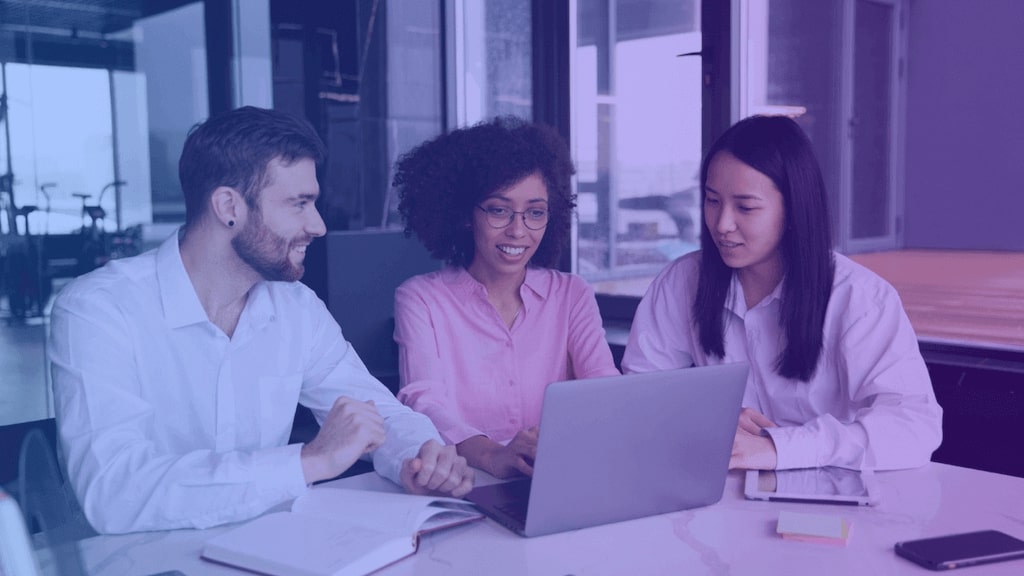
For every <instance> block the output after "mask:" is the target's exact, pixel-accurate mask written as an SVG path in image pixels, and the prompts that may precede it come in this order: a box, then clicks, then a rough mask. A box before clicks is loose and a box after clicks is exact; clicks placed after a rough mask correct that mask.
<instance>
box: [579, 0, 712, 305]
mask: <svg viewBox="0 0 1024 576" xmlns="http://www.w3.org/2000/svg"><path fill="white" fill-rule="evenodd" d="M576 5H577V11H576V19H577V40H576V48H575V54H574V56H573V69H574V72H573V88H572V93H573V101H572V106H573V114H572V121H573V130H574V148H575V157H576V163H577V170H578V174H577V186H578V188H577V194H578V198H579V201H578V203H579V209H578V215H579V223H578V238H577V261H576V269H577V271H578V272H579V273H581V274H582V275H583V276H584V277H585V278H587V279H588V280H590V281H591V282H592V283H594V285H595V287H596V289H597V291H598V292H599V293H609V294H617V295H632V296H640V295H642V294H643V292H644V290H645V289H646V287H647V284H648V283H649V282H650V280H651V278H652V277H653V276H654V274H656V273H657V271H658V270H660V269H661V267H663V266H664V265H665V264H666V263H667V262H669V261H671V260H672V259H674V258H675V257H677V256H680V255H682V254H685V253H686V252H690V251H692V250H694V249H696V248H697V245H698V238H699V234H698V231H699V228H698V227H697V226H698V225H699V218H700V211H699V209H698V201H699V195H698V194H697V184H698V177H699V169H700V161H701V135H702V120H701V119H702V115H701V105H702V104H701V98H702V92H701V78H702V76H701V58H700V55H699V53H700V51H701V30H700V21H701V19H700V9H701V2H700V0H688V1H679V0H619V1H617V2H616V1H609V0H579V1H578V2H577V4H576Z"/></svg>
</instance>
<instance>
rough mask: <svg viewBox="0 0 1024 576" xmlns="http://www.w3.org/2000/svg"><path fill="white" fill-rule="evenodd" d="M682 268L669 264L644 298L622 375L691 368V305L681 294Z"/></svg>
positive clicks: (623, 359) (634, 324)
mask: <svg viewBox="0 0 1024 576" xmlns="http://www.w3.org/2000/svg"><path fill="white" fill-rule="evenodd" d="M682 270H683V267H682V266H679V262H678V261H677V262H676V263H673V264H670V265H669V267H668V268H667V269H665V270H663V271H662V272H661V274H659V275H658V277H657V278H655V279H654V282H652V283H651V286H650V287H649V288H648V289H647V293H646V294H644V297H643V299H642V300H640V305H639V306H638V307H637V310H636V314H635V315H634V316H633V325H632V327H631V329H630V331H629V342H628V343H627V344H626V351H625V353H624V354H623V356H622V372H623V373H624V374H629V373H632V372H656V371H661V370H671V369H674V368H688V367H690V366H692V365H693V362H694V359H693V353H692V351H691V350H690V345H689V342H690V338H689V333H690V330H691V328H690V326H691V321H690V313H689V306H690V302H686V301H684V300H686V299H687V298H686V296H685V293H684V291H683V286H682V284H683V279H684V277H683V275H682V274H681V271H682Z"/></svg>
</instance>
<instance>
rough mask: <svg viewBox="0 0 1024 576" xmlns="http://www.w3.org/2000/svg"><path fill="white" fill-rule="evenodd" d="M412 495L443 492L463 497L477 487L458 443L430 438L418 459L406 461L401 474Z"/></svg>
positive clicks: (404, 485) (444, 494) (447, 494)
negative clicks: (450, 443) (452, 444)
mask: <svg viewBox="0 0 1024 576" xmlns="http://www.w3.org/2000/svg"><path fill="white" fill-rule="evenodd" d="M399 476H400V478H401V480H402V486H403V487H404V488H405V490H406V491H407V492H409V493H410V494H439V495H442V496H449V495H450V496H454V497H455V498H461V497H463V496H465V495H466V494H468V493H469V491H470V490H472V489H473V469H472V468H470V467H469V465H468V464H467V463H466V459H465V458H463V457H462V456H459V455H458V454H457V453H456V451H455V446H442V445H441V444H438V443H437V442H436V441H434V440H427V441H426V442H424V443H423V446H420V452H419V454H418V455H417V456H416V457H415V458H410V459H408V460H406V461H405V462H402V471H401V472H400V474H399Z"/></svg>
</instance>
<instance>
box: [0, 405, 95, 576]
mask: <svg viewBox="0 0 1024 576" xmlns="http://www.w3.org/2000/svg"><path fill="white" fill-rule="evenodd" d="M14 444H18V445H19V448H18V449H17V450H4V451H2V452H0V454H3V455H4V457H5V458H3V459H4V462H2V463H0V464H2V465H0V470H3V471H10V470H11V469H12V468H14V466H12V463H11V462H10V461H8V458H7V457H12V456H14V455H17V464H16V469H17V476H16V477H15V478H14V479H13V480H11V481H9V482H7V484H6V488H7V491H8V492H9V493H10V494H11V496H13V497H14V498H15V500H17V502H18V503H19V504H20V506H21V510H22V513H23V514H24V518H25V523H26V525H27V526H28V531H29V533H30V534H31V535H32V536H31V537H32V539H33V540H34V542H35V547H36V548H37V549H43V548H45V549H48V550H49V553H50V556H51V558H52V561H53V563H54V564H55V566H56V567H57V573H58V574H61V575H63V576H77V575H80V574H81V575H84V574H85V571H84V570H83V569H82V561H81V557H80V555H79V551H78V546H77V544H76V542H77V541H78V540H82V539H84V538H89V537H91V536H95V535H96V534H97V532H96V531H95V530H94V529H93V528H92V526H91V525H90V524H89V522H88V520H87V519H86V518H85V513H84V512H83V511H82V508H81V506H80V505H79V504H78V499H77V498H76V497H75V495H74V492H72V490H71V487H70V485H69V484H68V482H67V481H66V479H65V476H64V473H63V471H62V470H63V468H62V467H61V465H60V463H59V461H58V458H57V455H56V451H55V450H56V422H55V420H54V419H53V418H49V419H46V420H37V421H35V422H26V423H21V424H12V425H8V426H0V446H7V447H10V446H12V445H14ZM0 480H2V479H0Z"/></svg>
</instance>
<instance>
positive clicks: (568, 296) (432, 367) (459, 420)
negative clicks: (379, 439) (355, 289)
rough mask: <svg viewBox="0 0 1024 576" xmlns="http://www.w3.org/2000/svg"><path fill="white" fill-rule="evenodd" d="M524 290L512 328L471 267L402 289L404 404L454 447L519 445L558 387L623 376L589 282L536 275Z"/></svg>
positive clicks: (398, 318)
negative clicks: (549, 389) (483, 442)
mask: <svg viewBox="0 0 1024 576" xmlns="http://www.w3.org/2000/svg"><path fill="white" fill-rule="evenodd" d="M519 293H520V296H521V297H522V299H523V306H522V308H521V309H520V311H519V314H518V315H517V316H516V319H515V321H514V322H513V323H512V327H511V328H509V327H508V326H507V325H506V324H505V322H504V320H502V318H501V315H500V314H499V313H498V310H497V309H496V308H495V307H494V306H493V305H492V304H491V303H490V301H489V300H488V299H487V290H486V288H485V287H484V286H483V284H481V283H480V282H478V281H477V280H476V279H474V278H473V277H472V276H471V275H470V274H469V272H467V271H466V270H465V269H464V268H458V267H449V268H446V269H444V270H440V271H438V272H432V273H430V274H424V275H421V276H416V277H414V278H411V279H409V280H407V281H406V282H405V283H403V284H402V285H401V286H399V288H398V290H397V291H396V292H395V341H396V342H397V343H398V350H399V370H400V375H401V383H400V387H401V389H400V390H399V393H398V398H399V399H400V400H401V401H402V402H404V403H405V404H407V405H408V406H410V407H412V408H413V409H414V410H416V411H417V412H422V413H424V414H426V415H428V416H430V419H431V420H432V421H433V422H434V425H435V426H437V428H438V430H439V431H440V432H441V435H442V436H443V437H444V438H445V439H446V440H447V441H448V442H450V443H452V444H457V443H459V442H462V441H463V440H465V439H467V438H470V437H472V436H478V435H484V436H487V437H489V438H491V439H492V440H495V441H498V442H505V441H507V440H510V439H511V438H512V437H513V436H515V434H516V432H518V431H520V430H523V429H526V428H530V427H533V426H537V425H538V424H540V410H541V403H542V401H543V397H544V388H545V387H546V386H547V385H548V384H550V383H551V382H555V381H560V380H571V379H578V378H591V377H596V376H607V375H612V374H618V370H616V368H615V363H614V361H613V360H612V355H611V350H610V349H609V348H608V343H607V342H606V341H605V337H604V328H603V326H602V324H601V316H600V313H599V311H598V309H597V301H596V300H595V298H594V291H593V289H592V288H591V287H590V286H589V285H588V284H587V283H586V282H585V281H583V279H581V278H579V277H578V276H575V275H572V274H566V273H563V272H559V271H556V270H549V269H542V268H528V269H527V271H526V279H525V280H524V282H523V285H522V286H521V287H520V289H519Z"/></svg>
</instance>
